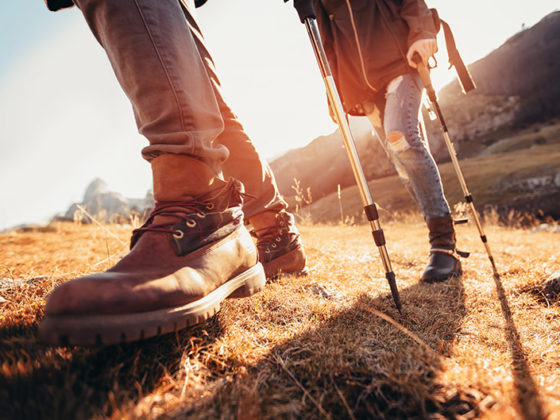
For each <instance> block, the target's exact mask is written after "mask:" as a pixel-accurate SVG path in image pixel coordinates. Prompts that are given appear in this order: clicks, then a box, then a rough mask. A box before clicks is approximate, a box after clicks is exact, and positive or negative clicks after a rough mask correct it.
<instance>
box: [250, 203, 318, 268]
mask: <svg viewBox="0 0 560 420" xmlns="http://www.w3.org/2000/svg"><path fill="white" fill-rule="evenodd" d="M249 223H251V225H252V226H253V231H252V234H253V236H255V237H256V238H257V249H258V250H259V261H260V262H261V264H262V265H263V267H264V271H265V273H266V277H267V278H276V277H278V276H279V275H280V274H282V273H283V274H296V275H306V274H307V269H306V268H305V262H306V258H305V251H304V249H303V244H302V243H301V238H300V235H299V232H298V230H297V228H296V225H295V223H294V216H293V215H292V214H291V213H288V212H287V211H285V210H281V211H280V212H272V211H266V212H263V213H260V214H257V215H255V216H253V217H251V218H250V219H249Z"/></svg>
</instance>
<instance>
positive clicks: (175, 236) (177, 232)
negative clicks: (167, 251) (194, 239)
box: [173, 229, 185, 239]
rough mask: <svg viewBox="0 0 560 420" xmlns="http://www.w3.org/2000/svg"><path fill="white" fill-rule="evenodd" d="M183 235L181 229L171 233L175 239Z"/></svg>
mask: <svg viewBox="0 0 560 420" xmlns="http://www.w3.org/2000/svg"><path fill="white" fill-rule="evenodd" d="M183 236H185V232H183V231H182V230H179V229H177V230H176V231H175V233H174V234H173V237H174V238H176V239H182V238H183Z"/></svg>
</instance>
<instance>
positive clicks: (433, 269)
mask: <svg viewBox="0 0 560 420" xmlns="http://www.w3.org/2000/svg"><path fill="white" fill-rule="evenodd" d="M426 223H427V225H428V229H429V231H430V245H431V250H430V261H429V263H428V266H427V267H426V270H425V271H424V274H423V275H422V281H424V282H426V283H436V282H441V281H445V280H447V279H450V278H452V277H457V276H460V275H461V274H462V269H461V261H460V260H459V257H467V256H468V253H464V252H461V251H457V250H456V249H455V229H454V227H453V219H452V218H451V216H444V217H438V218H436V219H429V220H426Z"/></svg>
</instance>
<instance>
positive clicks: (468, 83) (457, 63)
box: [440, 19, 476, 93]
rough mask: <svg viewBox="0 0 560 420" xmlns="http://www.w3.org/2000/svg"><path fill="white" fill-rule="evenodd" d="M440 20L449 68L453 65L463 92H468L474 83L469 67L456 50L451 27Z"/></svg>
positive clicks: (473, 86) (473, 87) (474, 86)
mask: <svg viewBox="0 0 560 420" xmlns="http://www.w3.org/2000/svg"><path fill="white" fill-rule="evenodd" d="M440 21H441V26H442V27H443V34H444V36H445V46H446V48H447V56H448V57H449V68H451V67H455V71H456V72H457V76H458V78H459V83H460V84H461V87H462V88H463V92H464V93H468V92H470V91H471V90H474V89H475V88H476V85H475V84H474V80H473V78H472V76H471V74H470V72H469V69H468V68H467V66H465V63H464V62H463V59H462V58H461V55H460V54H459V51H458V50H457V45H456V44H455V37H454V36H453V32H451V27H450V26H449V24H448V23H447V22H446V21H444V20H442V19H440Z"/></svg>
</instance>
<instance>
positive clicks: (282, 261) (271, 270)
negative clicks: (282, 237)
mask: <svg viewBox="0 0 560 420" xmlns="http://www.w3.org/2000/svg"><path fill="white" fill-rule="evenodd" d="M262 264H263V266H264V272H265V274H266V278H268V279H277V278H279V277H281V276H282V275H295V276H306V275H307V274H308V272H307V268H306V267H305V264H306V258H305V251H304V250H303V247H302V246H301V245H300V246H298V247H297V248H295V249H293V250H291V251H290V252H288V253H286V254H284V255H281V256H279V257H277V258H275V259H273V260H272V261H269V262H263V263H262Z"/></svg>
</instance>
